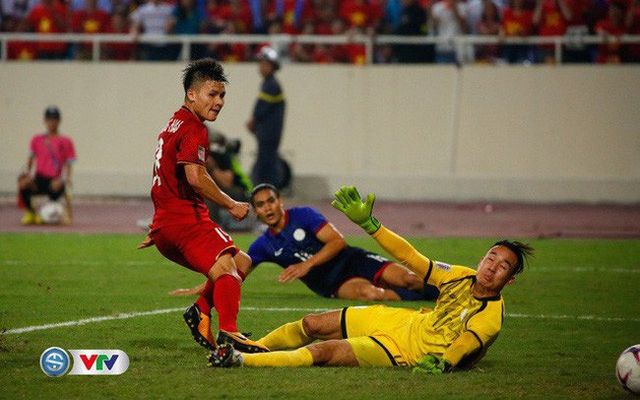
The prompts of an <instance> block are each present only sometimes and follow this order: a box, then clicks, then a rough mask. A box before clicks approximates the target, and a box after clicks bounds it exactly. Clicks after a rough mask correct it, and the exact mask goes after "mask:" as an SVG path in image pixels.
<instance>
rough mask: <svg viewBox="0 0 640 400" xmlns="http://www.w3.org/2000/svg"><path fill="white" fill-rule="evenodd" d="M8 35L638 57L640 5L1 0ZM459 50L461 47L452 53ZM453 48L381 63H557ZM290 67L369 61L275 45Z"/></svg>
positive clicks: (237, 57)
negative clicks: (282, 40) (481, 40)
mask: <svg viewBox="0 0 640 400" xmlns="http://www.w3.org/2000/svg"><path fill="white" fill-rule="evenodd" d="M0 2H1V3H0V4H1V7H2V8H1V13H0V26H1V30H2V32H3V33H6V32H37V33H39V34H50V33H83V34H88V35H89V34H95V33H116V34H128V35H131V36H132V37H133V38H134V40H133V41H132V42H130V43H115V42H114V43H103V44H102V47H101V49H100V54H101V58H102V59H108V60H176V59H178V58H179V57H180V54H181V50H182V45H181V44H166V43H162V42H161V41H159V42H154V43H144V42H138V41H136V40H135V38H137V37H138V35H140V34H142V33H146V34H160V35H162V34H281V33H284V34H291V35H298V34H305V35H354V34H366V35H374V34H376V35H384V34H390V35H406V36H416V35H417V36H424V35H432V36H436V37H444V38H446V37H450V36H454V35H500V37H524V36H559V35H567V36H569V37H572V38H578V39H579V38H580V37H581V36H583V35H601V36H602V37H604V38H605V39H606V40H605V41H604V42H603V43H601V44H598V45H585V44H583V43H581V42H580V40H575V41H573V42H572V43H570V44H567V45H565V46H563V62H597V63H621V62H638V61H640V44H626V43H621V42H620V40H619V37H620V36H621V35H623V34H631V35H638V34H640V0H177V1H161V0H146V1H144V0H66V1H64V0H0ZM92 46H93V45H92V44H91V43H90V42H87V43H75V44H74V43H65V42H56V41H54V42H33V41H20V40H9V41H8V42H7V53H8V54H7V56H8V57H7V58H9V59H26V60H28V59H90V58H91V56H92ZM260 46H261V45H260V44H255V45H254V44H244V43H233V44H210V43H194V44H192V45H191V48H190V54H191V58H192V59H193V58H199V57H203V56H210V57H214V58H216V59H218V60H221V61H223V62H234V61H250V60H253V59H254V57H255V54H256V53H257V50H258V48H259V47H260ZM456 50H457V51H456ZM462 50H463V51H462V54H461V51H460V49H455V48H454V46H453V44H452V43H450V42H446V41H444V42H441V43H437V44H435V45H425V44H422V45H411V44H402V45H396V44H394V45H377V46H375V54H374V62H376V63H396V62H400V63H422V62H438V63H453V62H460V61H465V62H469V61H474V62H488V63H494V62H508V63H539V62H555V48H554V46H553V45H552V44H550V45H523V44H518V45H515V44H505V43H497V44H492V45H476V46H469V48H467V49H462ZM279 51H280V52H281V53H283V56H285V57H288V58H289V59H290V60H291V61H293V62H314V63H352V64H363V63H365V62H366V59H365V56H366V55H365V47H364V45H362V44H343V45H334V44H330V45H326V44H306V43H297V42H295V41H293V42H292V43H291V44H289V45H288V48H285V49H279Z"/></svg>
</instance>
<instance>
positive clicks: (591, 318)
mask: <svg viewBox="0 0 640 400" xmlns="http://www.w3.org/2000/svg"><path fill="white" fill-rule="evenodd" d="M183 310H184V307H180V308H164V309H160V310H151V311H139V312H131V313H121V314H116V315H105V316H102V317H92V318H85V319H79V320H76V321H65V322H57V323H53V324H45V325H33V326H25V327H24V328H14V329H7V330H6V331H3V332H0V334H2V335H15V334H18V333H27V332H34V331H42V330H48V329H56V328H63V327H66V326H79V325H85V324H91V323H94V322H102V321H113V320H118V319H129V318H137V317H144V316H147V315H158V314H168V313H173V312H178V311H183ZM328 310H329V309H327V308H302V307H243V308H242V311H258V312H292V311H295V312H305V313H311V312H322V311H328ZM507 317H510V318H525V319H550V320H577V321H604V322H640V318H623V317H598V316H595V315H546V314H540V315H531V314H519V313H515V314H507Z"/></svg>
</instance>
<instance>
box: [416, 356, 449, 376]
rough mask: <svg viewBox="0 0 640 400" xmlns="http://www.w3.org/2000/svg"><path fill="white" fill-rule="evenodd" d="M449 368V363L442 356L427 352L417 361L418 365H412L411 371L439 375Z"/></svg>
mask: <svg viewBox="0 0 640 400" xmlns="http://www.w3.org/2000/svg"><path fill="white" fill-rule="evenodd" d="M449 370H451V364H450V363H449V361H447V360H445V359H444V358H440V357H438V356H435V355H433V354H427V355H426V356H424V357H422V359H421V360H420V361H418V365H417V366H415V367H413V371H412V372H413V373H423V374H429V375H440V374H442V373H443V372H448V371H449Z"/></svg>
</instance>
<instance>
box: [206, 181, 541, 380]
mask: <svg viewBox="0 0 640 400" xmlns="http://www.w3.org/2000/svg"><path fill="white" fill-rule="evenodd" d="M374 200H375V196H374V195H373V194H372V193H371V194H369V196H367V199H366V201H365V202H363V201H362V199H361V197H360V194H359V193H358V191H357V190H356V188H355V187H352V186H351V187H342V188H341V189H340V190H338V191H337V192H336V194H335V199H334V200H333V202H332V203H331V204H332V205H333V206H334V207H335V208H336V209H338V210H340V211H341V212H343V213H344V214H345V215H346V216H347V217H348V218H349V219H350V220H351V221H353V222H355V223H356V224H358V225H360V226H361V227H362V228H363V229H364V230H365V231H366V232H367V233H369V234H370V235H371V236H372V237H373V238H374V239H375V240H376V241H377V242H378V243H379V244H380V245H381V246H382V247H383V248H384V249H385V250H386V251H387V252H388V253H389V254H391V255H392V256H393V257H395V258H396V259H397V260H399V261H400V262H402V263H403V264H404V265H406V266H407V267H409V268H410V269H411V270H412V271H413V272H415V273H416V274H418V276H420V277H422V278H423V279H424V281H425V283H428V284H431V285H434V286H436V287H437V288H438V289H439V290H440V296H439V297H438V299H437V302H436V306H435V308H434V309H433V310H431V309H420V310H415V309H409V308H395V307H387V306H383V305H374V306H365V307H346V308H344V309H342V310H335V311H329V312H325V313H320V314H310V315H307V316H305V317H304V318H302V319H301V320H298V321H295V322H291V323H288V324H285V325H282V326H280V327H279V328H276V329H275V330H274V331H272V332H270V333H269V334H267V335H266V336H265V337H263V338H262V339H260V340H258V342H259V343H260V344H262V345H264V346H265V347H268V348H269V349H270V350H271V352H270V353H259V354H245V353H240V352H238V351H237V350H235V349H233V347H231V346H230V345H223V346H220V347H218V348H217V349H216V350H214V351H213V352H212V353H211V356H210V357H209V363H210V365H212V366H215V367H233V366H242V365H243V366H247V367H262V366H270V367H302V366H312V365H317V366H321V365H327V366H361V367H366V366H378V367H381V366H412V367H415V370H416V371H421V372H427V373H434V374H437V373H442V372H446V371H450V370H452V369H453V368H464V367H469V366H471V365H473V364H474V363H475V362H477V361H478V360H479V359H480V358H482V357H483V356H484V354H485V353H486V351H487V348H488V347H489V346H490V345H491V344H492V343H493V342H494V341H495V339H496V338H497V337H498V334H499V333H500V329H501V327H502V319H503V317H504V302H503V300H502V297H501V295H500V291H501V290H502V288H503V287H504V286H505V285H507V284H509V283H511V282H513V280H514V279H515V275H516V274H518V273H520V272H521V271H522V269H523V268H524V262H525V259H526V257H527V256H528V255H531V254H533V249H532V248H531V247H529V246H528V245H526V244H523V243H520V242H516V241H507V240H503V241H500V242H497V243H495V244H494V245H493V246H491V248H490V249H489V250H488V251H487V253H486V254H485V255H484V257H483V258H482V259H481V260H480V263H479V264H478V268H477V270H473V269H471V268H468V267H463V266H458V265H449V264H445V263H441V262H438V261H432V260H430V259H429V258H427V257H425V256H424V255H422V254H420V253H419V252H418V251H417V250H416V249H415V248H414V247H413V246H412V245H411V244H409V242H407V241H406V240H405V239H403V238H401V237H400V236H398V235H396V234H395V233H393V232H392V231H390V230H389V229H387V228H385V227H384V226H382V225H381V224H380V222H379V221H378V220H377V219H376V218H375V217H373V216H372V215H371V213H372V210H373V203H374ZM317 339H318V340H320V341H319V342H315V341H316V340H317ZM314 342H315V343H314Z"/></svg>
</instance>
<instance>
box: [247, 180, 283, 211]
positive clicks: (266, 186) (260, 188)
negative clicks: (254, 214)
mask: <svg viewBox="0 0 640 400" xmlns="http://www.w3.org/2000/svg"><path fill="white" fill-rule="evenodd" d="M265 189H269V190H271V191H273V193H275V194H276V197H280V191H279V190H278V188H276V187H275V186H273V185H272V184H270V183H260V184H258V185H256V186H255V187H254V188H253V190H252V191H251V198H250V201H251V205H252V206H255V204H253V199H254V198H255V197H256V194H258V192H261V191H263V190H265Z"/></svg>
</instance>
